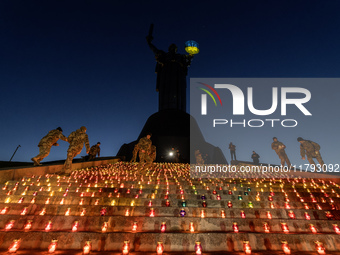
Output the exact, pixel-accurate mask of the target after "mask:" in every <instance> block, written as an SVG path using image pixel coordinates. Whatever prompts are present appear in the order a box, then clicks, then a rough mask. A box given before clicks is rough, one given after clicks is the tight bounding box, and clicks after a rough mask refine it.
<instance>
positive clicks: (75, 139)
mask: <svg viewBox="0 0 340 255" xmlns="http://www.w3.org/2000/svg"><path fill="white" fill-rule="evenodd" d="M68 141H69V143H70V146H69V147H68V150H67V159H66V161H65V164H64V170H70V169H71V166H72V160H73V158H74V157H75V156H77V155H78V154H79V153H80V152H81V150H82V149H83V146H84V143H85V147H86V152H88V151H89V150H90V144H89V138H88V136H87V134H86V127H81V128H80V129H77V130H76V131H74V132H72V133H71V134H70V135H69V136H68Z"/></svg>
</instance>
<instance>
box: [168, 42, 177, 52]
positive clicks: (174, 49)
mask: <svg viewBox="0 0 340 255" xmlns="http://www.w3.org/2000/svg"><path fill="white" fill-rule="evenodd" d="M169 52H172V53H176V52H177V46H176V44H174V43H173V44H171V45H170V46H169Z"/></svg>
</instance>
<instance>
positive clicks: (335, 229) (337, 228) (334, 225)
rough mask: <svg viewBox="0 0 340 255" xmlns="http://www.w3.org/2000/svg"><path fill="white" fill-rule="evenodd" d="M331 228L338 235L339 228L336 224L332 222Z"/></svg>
mask: <svg viewBox="0 0 340 255" xmlns="http://www.w3.org/2000/svg"><path fill="white" fill-rule="evenodd" d="M333 229H334V231H335V233H337V234H338V235H340V228H339V226H338V224H333Z"/></svg>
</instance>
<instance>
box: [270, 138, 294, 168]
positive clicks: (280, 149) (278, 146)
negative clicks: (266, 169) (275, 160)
mask: <svg viewBox="0 0 340 255" xmlns="http://www.w3.org/2000/svg"><path fill="white" fill-rule="evenodd" d="M273 141H274V142H273V143H272V149H273V150H275V152H276V154H277V155H278V156H279V158H280V160H281V166H282V167H284V166H285V163H287V166H288V167H289V168H290V167H292V164H291V163H290V161H289V158H288V156H287V154H286V151H285V148H286V145H284V144H283V143H281V142H279V141H278V140H277V137H273Z"/></svg>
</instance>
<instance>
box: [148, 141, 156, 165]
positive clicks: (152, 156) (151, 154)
mask: <svg viewBox="0 0 340 255" xmlns="http://www.w3.org/2000/svg"><path fill="white" fill-rule="evenodd" d="M149 160H150V162H154V161H155V160H156V146H155V145H151V148H150V150H149Z"/></svg>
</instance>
